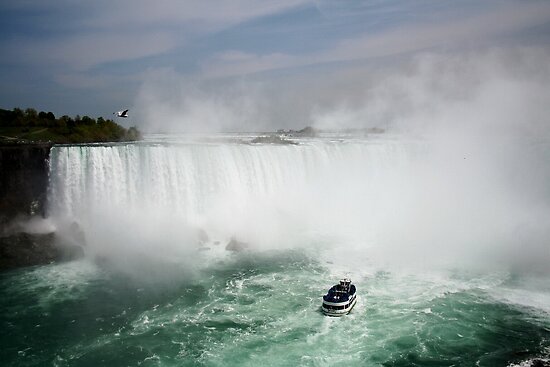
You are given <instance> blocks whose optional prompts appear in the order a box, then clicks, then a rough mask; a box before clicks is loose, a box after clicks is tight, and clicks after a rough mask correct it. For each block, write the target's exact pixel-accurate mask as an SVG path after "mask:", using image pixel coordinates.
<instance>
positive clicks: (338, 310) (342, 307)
mask: <svg viewBox="0 0 550 367" xmlns="http://www.w3.org/2000/svg"><path fill="white" fill-rule="evenodd" d="M356 303H357V297H353V299H352V300H351V301H349V302H341V303H332V302H323V305H322V306H321V309H322V311H323V313H324V314H325V315H327V316H334V317H339V316H344V315H347V314H348V313H350V312H351V310H352V309H353V307H354V306H355V304H356Z"/></svg>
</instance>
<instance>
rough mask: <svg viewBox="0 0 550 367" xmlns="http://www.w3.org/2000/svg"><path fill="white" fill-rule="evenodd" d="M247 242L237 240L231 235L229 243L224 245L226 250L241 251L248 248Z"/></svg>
mask: <svg viewBox="0 0 550 367" xmlns="http://www.w3.org/2000/svg"><path fill="white" fill-rule="evenodd" d="M248 247H249V246H248V243H245V242H241V241H238V240H237V239H236V238H235V237H232V238H231V240H230V241H229V243H228V244H227V245H226V246H225V249H226V250H227V251H233V252H241V251H244V250H247V249H248Z"/></svg>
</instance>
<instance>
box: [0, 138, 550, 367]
mask: <svg viewBox="0 0 550 367" xmlns="http://www.w3.org/2000/svg"><path fill="white" fill-rule="evenodd" d="M255 137H256V134H212V135H148V136H146V139H145V140H144V141H142V142H139V143H131V144H111V145H70V146H64V145H60V146H54V147H53V148H52V151H51V153H50V162H49V165H50V172H49V174H50V176H49V188H48V202H49V208H48V218H47V219H46V220H47V221H48V222H49V223H50V224H51V225H53V226H54V227H55V228H56V230H57V233H58V236H59V237H60V238H63V239H64V240H65V241H72V242H73V243H76V244H79V245H82V246H83V248H84V252H85V256H84V258H83V259H81V260H78V261H73V262H68V263H60V264H50V265H46V266H37V267H31V268H24V269H19V270H15V271H10V272H6V273H2V274H0V307H1V309H2V312H1V314H0V325H1V327H2V330H3V331H2V333H1V334H0V340H1V344H0V345H1V346H2V348H0V360H1V361H2V365H6V366H38V365H40V366H43V365H53V366H126V365H128V366H137V365H140V366H258V365H269V366H336V365H341V364H342V365H344V364H345V365H346V366H476V365H477V366H531V365H533V364H535V363H542V365H545V364H548V363H549V358H550V270H549V268H548V261H549V260H550V248H549V247H548V239H549V238H550V189H549V188H548V178H549V177H550V175H549V168H548V167H550V165H548V163H549V162H550V148H549V145H548V143H547V141H545V140H544V139H540V140H536V139H530V140H526V139H523V140H515V139H512V140H510V139H509V138H508V137H499V139H493V140H490V141H489V140H486V139H485V138H483V139H481V138H479V139H475V138H472V137H467V138H465V137H460V136H452V138H449V136H437V137H422V138H420V137H413V136H406V137H405V136H400V135H391V134H373V135H368V136H362V137H357V136H353V135H349V134H325V135H321V136H319V137H315V138H305V137H301V138H289V139H288V140H287V141H285V142H286V143H281V144H266V143H252V142H251V141H253V139H254V138H255ZM232 240H233V241H237V242H238V243H239V244H241V249H242V250H241V251H230V250H228V249H226V246H227V244H228V243H230V242H231V241H232ZM344 276H347V277H350V278H351V279H352V281H353V282H354V284H355V285H356V286H357V290H358V295H359V298H358V302H357V305H356V306H355V308H354V309H353V311H352V312H351V313H350V314H349V315H347V316H345V317H341V318H331V317H327V316H324V315H323V314H322V313H321V311H320V306H321V300H322V295H323V294H324V293H325V292H326V291H327V290H328V288H329V287H330V286H332V285H333V284H335V283H336V282H337V281H338V280H339V278H342V277H344Z"/></svg>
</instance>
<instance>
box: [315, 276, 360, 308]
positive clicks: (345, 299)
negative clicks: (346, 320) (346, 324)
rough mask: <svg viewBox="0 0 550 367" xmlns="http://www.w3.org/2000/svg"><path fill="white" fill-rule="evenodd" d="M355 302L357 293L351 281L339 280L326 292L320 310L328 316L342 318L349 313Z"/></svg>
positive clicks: (346, 279)
mask: <svg viewBox="0 0 550 367" xmlns="http://www.w3.org/2000/svg"><path fill="white" fill-rule="evenodd" d="M356 302H357V292H356V289H355V285H353V284H351V279H348V278H345V279H342V280H340V284H336V285H335V286H333V287H332V288H330V289H329V290H328V293H327V294H326V295H324V296H323V306H322V310H323V313H324V314H325V315H328V316H343V315H346V314H348V313H350V311H351V309H352V308H353V306H355V303H356Z"/></svg>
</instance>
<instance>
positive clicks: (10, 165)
mask: <svg viewBox="0 0 550 367" xmlns="http://www.w3.org/2000/svg"><path fill="white" fill-rule="evenodd" d="M50 148H51V145H50V144H25V145H19V144H11V145H1V146H0V230H1V229H2V227H4V226H5V225H6V224H7V223H9V222H10V221H12V220H13V219H14V218H16V217H18V216H29V215H44V214H45V209H46V200H47V190H48V158H49V156H50Z"/></svg>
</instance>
